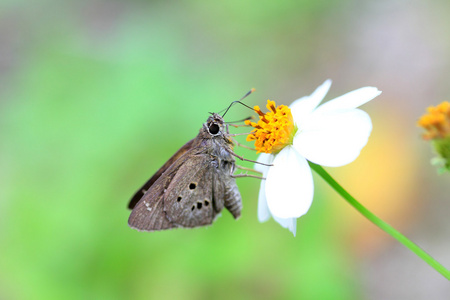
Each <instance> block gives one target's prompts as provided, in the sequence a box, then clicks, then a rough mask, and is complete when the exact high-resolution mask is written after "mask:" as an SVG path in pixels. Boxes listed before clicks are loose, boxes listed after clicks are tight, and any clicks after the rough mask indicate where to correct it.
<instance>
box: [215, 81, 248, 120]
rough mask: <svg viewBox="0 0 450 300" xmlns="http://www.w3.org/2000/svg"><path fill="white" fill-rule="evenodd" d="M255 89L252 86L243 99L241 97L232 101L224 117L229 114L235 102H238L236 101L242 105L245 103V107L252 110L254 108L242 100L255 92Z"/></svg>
mask: <svg viewBox="0 0 450 300" xmlns="http://www.w3.org/2000/svg"><path fill="white" fill-rule="evenodd" d="M254 91H255V89H254V88H252V89H251V90H250V91H248V92H247V94H245V95H244V97H242V98H241V99H239V100H237V101H233V102H231V104H230V106H228V108H227V109H226V110H225V113H224V114H223V115H222V118H223V117H225V115H226V114H227V112H228V110H229V109H230V108H231V107H232V106H233V105H234V104H236V103H239V104H242V105H244V106H245V107H247V108H250V109H251V110H253V108H252V107H250V106H248V105H247V104H245V103H242V102H241V101H242V100H244V99H245V98H246V97H247V96H249V95H250V94H251V93H253V92H254Z"/></svg>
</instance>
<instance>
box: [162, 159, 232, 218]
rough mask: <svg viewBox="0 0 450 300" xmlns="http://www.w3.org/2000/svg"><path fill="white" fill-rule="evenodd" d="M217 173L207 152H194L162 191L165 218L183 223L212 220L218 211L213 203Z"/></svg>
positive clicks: (213, 162)
mask: <svg viewBox="0 0 450 300" xmlns="http://www.w3.org/2000/svg"><path fill="white" fill-rule="evenodd" d="M216 173H217V170H216V163H215V161H214V159H213V158H212V157H211V156H210V155H209V154H193V155H192V156H191V157H190V159H189V160H188V161H186V162H185V163H184V164H183V165H182V166H181V167H180V169H179V172H177V175H175V177H174V178H173V180H172V182H171V184H170V185H169V187H168V189H167V191H166V193H165V195H164V210H165V211H166V213H167V218H168V219H169V220H170V221H171V222H173V223H174V224H176V225H178V226H182V227H197V226H203V225H208V224H211V223H212V222H213V220H214V219H215V216H216V215H217V213H218V212H220V209H219V210H217V209H215V207H214V205H213V183H214V176H216ZM220 200H221V201H223V198H221V199H220ZM222 207H223V204H222Z"/></svg>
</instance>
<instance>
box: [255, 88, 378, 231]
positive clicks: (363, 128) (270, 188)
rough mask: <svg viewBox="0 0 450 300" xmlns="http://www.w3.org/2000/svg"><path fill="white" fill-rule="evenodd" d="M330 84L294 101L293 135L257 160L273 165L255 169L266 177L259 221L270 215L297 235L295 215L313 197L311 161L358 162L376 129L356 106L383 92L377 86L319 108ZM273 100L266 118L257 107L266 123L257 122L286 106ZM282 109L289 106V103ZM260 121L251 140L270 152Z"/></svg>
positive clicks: (305, 208)
mask: <svg viewBox="0 0 450 300" xmlns="http://www.w3.org/2000/svg"><path fill="white" fill-rule="evenodd" d="M330 86H331V80H327V81H325V82H324V83H323V84H322V85H321V86H319V87H318V88H317V89H316V90H315V91H314V93H312V94H311V95H310V96H306V97H303V98H300V99H298V100H296V101H295V102H294V103H292V105H291V106H290V110H291V113H292V118H291V120H292V119H293V123H294V124H295V126H294V127H293V128H294V129H292V130H291V131H290V130H289V129H284V131H283V132H286V131H287V132H288V135H289V132H291V133H290V135H291V136H290V138H287V137H286V134H284V135H283V137H284V140H282V142H283V143H282V144H281V146H280V143H278V145H276V146H274V147H273V149H275V150H277V151H278V149H281V150H279V152H277V153H276V154H268V153H262V154H261V155H260V156H259V157H258V162H262V163H266V164H273V166H271V167H268V166H263V165H260V164H256V165H255V169H256V170H257V171H260V172H262V173H263V177H265V178H266V180H262V181H261V187H260V192H259V200H258V219H259V221H260V222H264V221H267V220H268V219H270V217H271V216H272V217H273V218H274V219H275V220H276V221H277V222H278V223H280V224H281V226H283V227H284V228H288V229H289V230H290V231H291V232H292V233H293V234H294V236H295V233H296V223H297V218H299V217H300V216H302V215H304V214H305V213H306V212H307V211H308V209H309V207H310V206H311V203H312V200H313V195H314V183H313V179H312V174H311V168H310V167H309V165H308V161H311V162H313V163H316V164H319V165H323V166H329V167H338V166H343V165H346V164H348V163H350V162H352V161H353V160H355V159H356V158H357V157H358V155H359V153H360V151H361V149H362V148H363V147H364V146H365V145H366V143H367V140H368V138H369V135H370V132H371V131H372V122H371V120H370V117H369V115H368V114H367V113H365V112H364V111H362V110H360V109H357V107H358V106H360V105H362V104H364V103H366V102H368V101H370V100H372V99H373V98H375V97H376V96H378V95H379V94H380V93H381V92H380V91H379V90H378V89H377V88H375V87H364V88H360V89H357V90H355V91H352V92H349V93H347V94H345V95H343V96H340V97H338V98H335V99H333V100H331V101H328V102H326V103H324V104H322V105H320V106H319V104H320V102H321V101H322V99H323V98H324V97H325V95H326V94H327V92H328V90H329V88H330ZM274 104H275V103H274V102H272V103H270V101H269V104H268V105H267V107H268V108H269V109H270V110H271V112H269V113H267V114H264V116H261V111H260V110H259V108H258V107H255V110H256V111H257V112H258V111H259V114H260V116H261V117H260V118H261V120H262V119H264V120H263V121H264V122H265V123H261V121H260V122H258V124H262V125H261V126H266V124H268V123H269V122H268V120H270V117H271V116H270V114H271V113H272V115H273V114H275V113H276V111H277V110H279V109H280V108H282V106H280V107H278V108H276V109H275V108H274ZM284 108H285V109H287V107H284ZM288 110H289V109H287V111H288ZM283 115H285V114H284V113H283ZM265 116H267V119H265ZM274 119H275V120H276V119H279V118H274ZM258 124H256V123H252V126H254V127H255V128H256V129H255V130H254V135H251V136H249V138H248V140H257V142H255V146H256V148H257V149H258V145H257V144H258V143H259V145H266V146H264V147H266V148H264V147H263V150H261V148H260V149H258V150H259V151H265V152H270V149H269V150H267V145H268V144H269V139H268V138H267V137H266V136H267V134H266V135H264V139H265V140H263V139H262V138H261V136H258V134H257V133H255V132H257V131H258V127H259V128H261V127H260V126H258ZM286 124H287V123H286ZM267 126H270V124H269V125H267ZM266 128H267V127H266ZM271 128H276V130H278V128H279V126H278V125H272V127H271ZM295 129H296V131H295ZM266 132H267V129H266ZM263 134H264V133H263ZM287 140H288V142H286V141H287ZM270 141H274V138H273V137H271V138H270ZM275 143H276V142H275ZM269 148H270V147H269ZM275 150H274V151H275Z"/></svg>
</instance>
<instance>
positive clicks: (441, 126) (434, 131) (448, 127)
mask: <svg viewBox="0 0 450 300" xmlns="http://www.w3.org/2000/svg"><path fill="white" fill-rule="evenodd" d="M427 111H428V113H427V114H425V115H423V116H422V117H421V118H420V119H419V121H418V122H417V125H419V126H420V127H423V128H424V129H425V130H426V132H425V133H424V134H423V138H424V139H425V140H432V139H443V138H446V137H449V136H450V103H449V102H447V101H444V102H442V103H441V104H439V105H438V106H436V107H433V106H430V107H428V109H427Z"/></svg>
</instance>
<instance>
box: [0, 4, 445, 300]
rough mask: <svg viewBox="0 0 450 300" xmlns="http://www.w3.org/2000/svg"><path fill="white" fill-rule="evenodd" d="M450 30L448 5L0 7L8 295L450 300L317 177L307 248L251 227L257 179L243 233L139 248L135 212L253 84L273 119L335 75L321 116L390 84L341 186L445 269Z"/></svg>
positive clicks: (240, 226) (236, 111)
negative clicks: (167, 165)
mask: <svg viewBox="0 0 450 300" xmlns="http://www.w3.org/2000/svg"><path fill="white" fill-rule="evenodd" d="M449 16H450V2H448V1H444V0H442V1H427V2H423V1H416V0H413V1H401V0H395V1H355V0H347V1H313V0H302V1H220V2H218V1H217V2H206V1H136V0H135V1H106V0H94V1H52V0H43V1H39V2H33V1H17V0H15V1H8V0H3V1H1V2H0V132H1V136H0V137H1V140H0V199H1V201H0V298H1V299H300V298H301V299H444V298H445V297H446V296H448V295H449V294H450V286H449V284H448V281H447V280H446V279H444V278H443V277H442V276H441V275H440V274H438V273H437V272H436V271H435V270H433V269H432V268H431V267H429V266H428V265H426V264H425V263H424V262H423V261H421V260H420V259H419V258H417V257H416V256H415V255H414V254H412V253H411V252H410V251H409V250H407V249H406V248H405V247H403V246H401V245H400V244H398V243H397V242H396V241H394V240H393V239H392V238H391V237H389V236H387V234H385V233H384V232H382V231H381V230H379V229H378V228H377V227H375V226H373V225H371V223H369V222H368V221H367V220H366V219H364V218H363V217H362V216H361V215H359V214H358V213H357V212H356V211H355V210H354V209H352V208H351V207H350V206H349V205H348V204H347V203H346V202H345V201H344V200H343V199H341V198H340V197H339V196H338V195H337V194H336V193H334V192H333V191H332V190H331V189H330V188H329V187H328V186H326V185H325V184H324V183H323V182H322V180H321V179H320V178H315V179H316V180H315V182H316V195H315V200H314V203H313V205H312V207H311V210H310V212H309V213H308V214H307V215H305V216H304V217H302V218H301V219H299V221H298V231H297V237H296V238H294V237H293V236H292V234H291V233H290V232H288V231H287V230H285V229H283V228H281V227H280V226H279V225H278V224H277V223H275V222H274V221H269V222H266V223H263V224H260V223H259V222H258V221H257V217H256V207H257V192H258V180H254V179H250V178H244V179H240V180H239V181H238V184H239V187H240V190H241V193H242V196H243V201H244V210H243V214H242V217H241V218H240V219H239V220H238V221H234V220H233V219H232V217H231V215H230V214H229V213H228V212H226V211H224V212H223V215H222V217H221V218H219V219H218V220H217V221H216V222H215V224H214V225H213V226H211V227H208V228H200V229H195V230H183V229H179V230H172V231H166V232H155V233H143V232H137V231H134V230H132V229H130V228H129V227H128V226H127V218H128V216H129V211H128V210H127V209H126V206H127V202H128V200H129V198H130V196H131V195H132V194H133V193H134V192H135V190H136V189H137V188H138V187H139V186H140V185H141V184H142V183H143V182H145V180H147V178H148V177H150V176H151V175H152V174H153V172H155V171H156V170H157V169H158V168H159V167H160V166H161V165H162V164H163V163H164V162H165V161H166V160H167V159H168V158H169V157H170V156H171V154H172V153H173V152H175V151H176V150H177V149H178V148H179V147H180V146H181V145H183V144H184V143H185V142H186V141H188V140H189V139H191V138H193V137H194V136H195V135H196V134H197V132H198V130H199V128H200V127H201V124H202V123H203V122H204V121H205V120H206V118H207V117H208V112H211V111H219V110H222V109H223V108H225V107H226V106H227V105H228V104H229V103H230V102H231V101H233V100H237V99H238V98H240V97H241V96H242V95H243V94H244V93H245V92H247V91H248V90H249V89H250V88H252V87H255V88H256V89H257V92H256V93H255V94H253V95H252V96H250V97H249V98H247V99H246V100H245V101H246V102H247V103H248V104H249V105H257V104H258V105H261V106H263V105H264V104H265V101H266V100H267V99H269V98H270V99H272V100H276V101H277V102H278V103H284V104H290V103H291V102H292V101H293V100H295V99H297V98H299V97H300V96H303V95H307V94H309V93H311V92H312V91H313V90H314V89H315V88H316V87H317V86H318V85H319V84H321V83H322V82H323V81H324V80H325V79H327V78H331V79H333V86H332V88H331V90H330V92H329V94H328V96H327V98H326V99H332V98H333V97H336V96H339V95H341V94H343V93H345V92H348V91H351V90H353V89H356V88H359V87H362V86H368V85H370V86H376V87H378V88H379V89H380V90H382V91H383V94H382V95H381V96H380V97H378V98H376V100H374V101H372V102H370V103H368V104H366V105H365V106H364V107H363V109H364V110H366V111H367V112H369V113H370V115H371V116H372V119H373V124H374V129H373V133H372V136H371V138H370V140H369V143H368V145H367V146H366V148H365V149H364V150H363V151H362V153H361V156H360V157H359V158H358V159H357V160H356V161H355V162H354V163H352V164H351V165H348V166H345V167H342V168H339V169H332V168H328V170H329V172H330V173H331V174H332V175H333V176H335V178H336V179H337V180H338V181H339V182H340V183H341V184H343V186H344V187H345V188H347V189H348V191H349V192H350V193H352V194H353V195H354V196H355V197H356V198H357V199H358V200H360V201H361V202H362V203H363V204H364V205H366V206H367V207H368V208H369V209H370V210H372V211H373V212H375V213H376V214H377V215H378V216H380V217H381V218H382V219H384V220H385V221H387V222H389V223H391V224H392V225H393V226H394V227H395V228H397V229H399V230H400V231H401V232H403V233H404V234H406V235H407V236H408V237H410V238H411V239H412V240H414V241H415V242H417V243H418V244H419V245H421V246H422V247H423V248H424V249H425V250H426V251H427V252H429V253H430V254H431V255H432V256H434V257H435V258H436V259H437V260H438V261H440V262H441V263H442V264H444V266H446V267H450V219H449V212H450V204H449V200H450V199H449V194H450V188H449V182H450V176H449V175H448V174H445V175H441V176H438V175H437V172H436V170H435V168H434V167H432V166H431V165H430V164H429V161H430V159H431V158H432V156H433V154H432V151H431V149H430V147H429V145H428V144H427V143H426V142H424V141H422V140H421V138H420V133H421V132H420V129H419V128H417V127H416V121H417V119H418V117H419V116H420V115H421V114H422V113H423V112H424V111H425V108H426V107H427V106H430V105H435V104H438V103H439V102H441V101H443V100H449V99H450V84H449V75H450V55H449V53H450V39H449V35H448V34H449V31H450V18H449ZM249 114H250V112H249V110H247V109H246V108H244V107H242V106H235V107H233V109H232V110H231V111H230V113H229V114H228V115H227V118H228V120H236V119H239V118H243V117H247V116H249ZM242 140H243V139H242ZM238 152H239V153H240V154H244V155H245V156H246V157H249V158H256V155H255V154H254V153H252V152H248V151H246V150H245V149H238Z"/></svg>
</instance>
